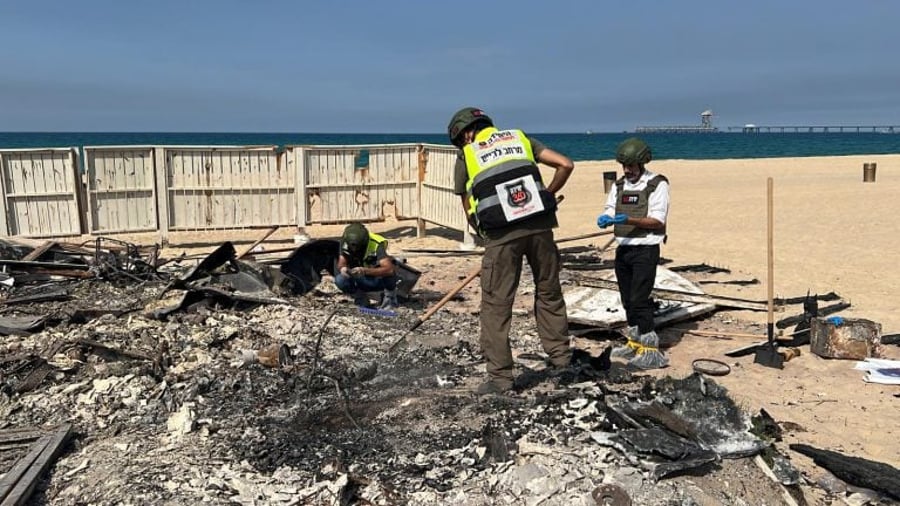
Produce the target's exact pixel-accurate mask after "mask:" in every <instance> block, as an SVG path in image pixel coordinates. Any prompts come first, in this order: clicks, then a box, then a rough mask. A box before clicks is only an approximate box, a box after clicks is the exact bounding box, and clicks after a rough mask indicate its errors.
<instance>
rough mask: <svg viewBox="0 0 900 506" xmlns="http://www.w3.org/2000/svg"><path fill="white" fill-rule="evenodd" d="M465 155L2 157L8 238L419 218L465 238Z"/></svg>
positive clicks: (234, 149)
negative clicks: (458, 185)
mask: <svg viewBox="0 0 900 506" xmlns="http://www.w3.org/2000/svg"><path fill="white" fill-rule="evenodd" d="M456 156H457V155H456V149H455V148H453V147H449V146H440V145H432V144H383V145H360V146H287V147H285V148H284V149H283V150H280V149H278V147H276V146H85V147H84V170H83V171H82V170H81V158H80V154H79V150H78V149H77V148H73V147H69V148H45V149H12V150H0V168H2V186H0V198H2V201H3V218H2V219H0V233H3V234H5V235H9V236H26V237H55V236H73V235H81V234H85V233H87V234H96V235H102V234H116V233H134V232H151V231H157V232H158V233H159V234H160V237H161V240H162V241H163V242H165V241H166V238H167V235H168V233H169V232H170V231H192V230H235V229H244V228H253V227H270V226H273V225H279V226H300V227H305V226H307V225H312V224H326V223H346V222H350V221H364V222H377V221H382V220H384V219H385V218H386V217H388V216H393V217H395V218H396V219H416V220H418V229H419V232H420V235H421V234H423V233H424V229H425V223H433V224H436V225H439V226H442V227H447V228H451V229H454V230H460V231H463V232H465V231H466V229H467V224H466V220H465V216H463V213H462V210H461V207H460V205H459V197H457V196H456V195H454V194H453V168H454V164H455V161H456Z"/></svg>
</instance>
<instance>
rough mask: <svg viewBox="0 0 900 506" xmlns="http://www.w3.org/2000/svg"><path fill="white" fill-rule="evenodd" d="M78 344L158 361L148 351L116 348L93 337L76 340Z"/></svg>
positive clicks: (125, 355) (114, 353) (121, 354)
mask: <svg viewBox="0 0 900 506" xmlns="http://www.w3.org/2000/svg"><path fill="white" fill-rule="evenodd" d="M76 342H77V343H78V344H81V345H84V346H89V347H91V348H94V349H97V350H102V351H105V352H108V353H112V354H113V355H119V356H122V357H126V358H134V359H138V360H146V361H148V362H156V359H155V358H154V357H152V356H150V355H149V354H147V353H144V352H140V351H131V350H121V349H119V348H114V347H112V346H108V345H105V344H103V343H101V342H99V341H94V340H93V339H79V340H78V341H76Z"/></svg>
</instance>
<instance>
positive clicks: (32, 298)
mask: <svg viewBox="0 0 900 506" xmlns="http://www.w3.org/2000/svg"><path fill="white" fill-rule="evenodd" d="M62 300H69V292H67V291H66V290H64V289H59V290H48V291H46V292H41V293H34V294H30V295H23V296H21V297H10V298H8V299H5V300H2V301H0V304H2V305H6V306H12V305H14V304H30V303H32V302H50V301H62Z"/></svg>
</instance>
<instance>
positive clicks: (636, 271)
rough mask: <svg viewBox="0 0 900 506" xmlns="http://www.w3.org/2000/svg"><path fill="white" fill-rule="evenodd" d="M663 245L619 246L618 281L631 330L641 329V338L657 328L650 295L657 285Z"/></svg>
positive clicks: (617, 256)
mask: <svg viewBox="0 0 900 506" xmlns="http://www.w3.org/2000/svg"><path fill="white" fill-rule="evenodd" d="M657 265H659V245H658V244H657V245H653V246H619V247H618V248H617V249H616V280H617V281H618V283H619V296H620V297H621V298H622V306H624V307H625V316H627V317H628V325H629V326H637V327H638V330H639V331H640V333H641V334H646V333H647V332H650V331H651V330H653V329H654V328H655V325H654V324H653V309H654V307H653V300H652V299H651V298H650V292H651V291H652V290H653V283H654V282H655V281H656V266H657Z"/></svg>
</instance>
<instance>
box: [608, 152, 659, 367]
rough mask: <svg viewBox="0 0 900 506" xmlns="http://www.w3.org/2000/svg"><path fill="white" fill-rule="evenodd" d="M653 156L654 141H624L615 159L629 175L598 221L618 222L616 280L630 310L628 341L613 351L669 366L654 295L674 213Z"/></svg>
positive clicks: (642, 363)
mask: <svg viewBox="0 0 900 506" xmlns="http://www.w3.org/2000/svg"><path fill="white" fill-rule="evenodd" d="M652 158H653V155H652V153H651V151H650V146H648V145H647V143H645V142H644V141H642V140H641V139H638V138H636V137H632V138H630V139H626V140H625V141H624V142H622V143H621V144H619V147H618V149H617V150H616V161H617V162H619V163H620V164H621V165H622V171H623V173H624V175H623V176H622V177H621V178H619V179H618V180H617V181H616V184H615V185H613V187H612V188H611V189H610V192H609V195H608V196H607V199H606V206H605V207H604V209H603V214H601V215H600V216H599V217H598V218H597V226H599V227H600V228H606V227H608V226H610V225H615V227H614V229H613V230H614V233H615V237H616V242H618V244H619V246H618V248H616V263H615V267H616V281H617V282H618V284H619V296H620V297H621V299H622V306H624V307H625V315H626V317H627V318H628V325H629V328H628V342H627V344H626V345H625V346H621V347H618V348H615V349H613V351H612V355H613V356H619V357H624V358H629V359H630V360H629V362H628V363H629V364H630V365H632V366H635V367H639V368H641V369H655V368H659V367H665V366H666V365H668V363H669V361H668V359H667V358H666V357H665V356H664V355H663V354H662V353H660V351H659V337H658V336H657V335H656V331H655V330H654V328H655V325H654V323H653V310H654V304H653V300H652V299H651V297H650V293H651V291H652V290H653V285H654V282H655V281H656V266H657V265H658V264H659V247H660V244H662V243H663V242H665V240H666V218H667V217H668V214H669V181H668V179H666V177H665V176H662V175H658V174H654V173H653V172H651V171H650V170H648V169H647V167H646V164H648V163H650V160H651V159H652Z"/></svg>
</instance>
